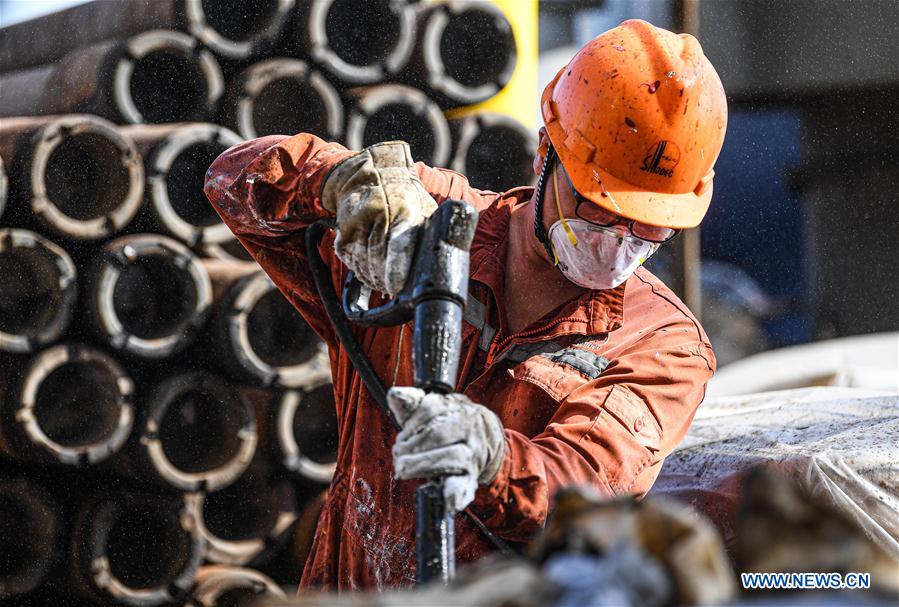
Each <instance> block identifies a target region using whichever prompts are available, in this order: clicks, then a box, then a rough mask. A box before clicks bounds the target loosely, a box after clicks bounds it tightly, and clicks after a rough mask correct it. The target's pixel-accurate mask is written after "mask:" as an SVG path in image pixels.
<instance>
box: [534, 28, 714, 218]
mask: <svg viewBox="0 0 899 607" xmlns="http://www.w3.org/2000/svg"><path fill="white" fill-rule="evenodd" d="M541 109H542V112H543V120H544V122H545V125H546V131H547V135H548V136H549V140H550V142H551V143H552V145H553V147H554V148H555V150H556V152H557V153H558V155H559V160H560V161H561V162H562V164H563V165H564V167H565V170H566V171H567V172H568V174H569V176H570V177H571V181H572V183H573V184H574V187H575V188H576V189H577V190H578V192H580V193H581V194H583V195H584V196H585V197H586V198H588V199H589V200H591V201H593V202H595V203H596V204H598V205H599V206H601V207H603V208H605V209H608V210H609V211H611V212H613V213H616V214H618V215H621V216H623V217H627V218H629V219H634V220H636V221H639V222H642V223H647V224H650V225H656V226H665V227H670V228H692V227H694V226H696V225H698V224H699V222H700V221H702V218H703V216H704V215H705V213H706V211H707V210H708V208H709V202H710V201H711V198H712V177H713V176H714V174H715V172H714V171H713V170H712V167H713V166H714V164H715V160H717V158H718V153H719V152H720V151H721V145H722V143H723V142H724V131H725V129H726V128H727V100H726V98H725V95H724V87H722V86H721V80H720V79H719V78H718V74H717V73H716V72H715V68H714V67H712V64H711V63H710V62H709V60H708V59H706V57H705V55H704V54H703V53H702V48H701V47H700V46H699V42H697V40H696V38H694V37H693V36H690V35H689V34H679V35H678V34H674V33H672V32H669V31H667V30H663V29H660V28H657V27H655V26H653V25H651V24H649V23H647V22H645V21H640V20H637V19H633V20H630V21H625V22H624V23H622V24H621V25H619V26H618V27H616V28H614V29H611V30H609V31H607V32H605V33H604V34H602V35H600V36H598V37H596V38H594V39H593V40H592V41H590V42H589V43H588V44H587V45H586V46H584V48H582V49H581V50H580V51H578V53H577V54H576V55H575V56H574V58H573V59H572V60H571V61H570V62H569V63H568V65H567V66H565V67H564V68H562V69H561V70H560V71H559V73H558V74H556V77H555V78H554V79H553V80H552V82H550V83H549V85H547V87H546V89H545V90H544V91H543V99H542V102H541Z"/></svg>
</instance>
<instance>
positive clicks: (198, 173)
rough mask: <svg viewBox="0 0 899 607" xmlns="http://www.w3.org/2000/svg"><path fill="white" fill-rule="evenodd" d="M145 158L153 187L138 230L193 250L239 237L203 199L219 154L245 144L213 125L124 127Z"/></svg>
mask: <svg viewBox="0 0 899 607" xmlns="http://www.w3.org/2000/svg"><path fill="white" fill-rule="evenodd" d="M119 132H120V133H122V134H123V135H125V136H126V137H128V138H130V139H131V140H132V141H134V143H135V145H136V146H137V149H138V150H139V151H140V152H141V154H142V155H143V158H144V164H145V173H146V176H147V183H146V189H145V199H146V201H145V204H144V208H143V212H142V213H141V214H140V216H139V217H138V220H137V222H135V226H134V227H135V229H137V230H140V231H145V232H151V231H152V232H162V233H165V234H169V235H171V236H173V237H175V238H177V239H178V240H180V241H181V242H183V243H185V244H187V245H188V246H190V247H197V246H198V245H201V244H203V243H221V242H225V241H227V240H231V239H233V238H234V235H233V234H232V233H231V230H229V229H228V226H226V225H225V224H224V223H223V222H222V220H221V218H220V217H219V216H218V214H217V213H216V212H215V209H214V208H213V207H212V205H211V204H209V201H208V200H207V199H206V196H205V195H204V194H203V180H204V178H205V175H206V170H207V169H208V168H209V165H211V164H212V161H213V160H215V159H216V158H217V157H218V156H219V154H221V153H222V152H224V151H225V150H226V149H228V148H230V147H231V146H233V145H236V144H238V143H240V142H241V141H243V139H242V138H241V137H240V136H239V135H238V134H237V133H235V132H233V131H231V130H229V129H226V128H224V127H221V126H218V125H215V124H207V123H186V124H179V123H176V124H154V125H144V124H141V125H133V126H128V127H122V128H121V129H120V131H119Z"/></svg>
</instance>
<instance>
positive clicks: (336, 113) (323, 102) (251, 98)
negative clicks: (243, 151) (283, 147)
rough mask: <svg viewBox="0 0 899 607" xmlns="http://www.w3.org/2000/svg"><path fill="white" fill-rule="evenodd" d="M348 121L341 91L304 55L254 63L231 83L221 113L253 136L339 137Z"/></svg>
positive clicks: (225, 121)
mask: <svg viewBox="0 0 899 607" xmlns="http://www.w3.org/2000/svg"><path fill="white" fill-rule="evenodd" d="M343 120H344V117H343V104H342V102H341V100H340V95H339V94H338V93H337V89H335V88H334V86H332V85H331V83H330V82H328V80H327V79H325V78H324V77H323V76H322V75H321V74H320V73H319V72H318V70H316V69H315V68H313V67H311V66H310V65H309V64H308V63H306V62H305V61H300V60H299V59H285V58H275V59H267V60H265V61H260V62H259V63H254V64H253V65H251V66H250V67H248V68H247V69H245V70H244V71H243V72H241V74H240V75H238V76H237V77H236V78H234V79H233V80H232V81H231V84H230V86H229V89H228V94H227V95H226V97H225V101H224V104H223V107H222V111H221V122H222V124H226V125H228V126H229V127H230V128H232V129H234V130H235V131H237V132H238V133H240V134H241V135H242V136H243V137H245V138H247V139H252V138H255V137H261V136H263V135H293V134H294V133H312V134H313V135H318V136H319V137H322V138H323V139H326V140H329V141H331V140H337V139H340V137H341V136H342V135H343Z"/></svg>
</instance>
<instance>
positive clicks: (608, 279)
mask: <svg viewBox="0 0 899 607" xmlns="http://www.w3.org/2000/svg"><path fill="white" fill-rule="evenodd" d="M553 181H554V184H555V183H557V182H556V179H555V174H553ZM556 209H558V212H559V217H560V218H561V217H562V207H561V205H560V204H559V195H558V193H556ZM549 241H550V243H551V244H552V249H553V253H554V254H555V257H556V259H555V263H556V266H558V268H559V270H560V271H561V272H562V274H563V275H564V276H565V278H567V279H568V280H570V281H571V282H573V283H574V284H576V285H579V286H581V287H584V288H585V289H596V290H602V289H614V288H615V287H617V286H618V285H620V284H621V283H623V282H624V281H625V280H627V279H628V278H630V275H631V274H633V273H634V271H635V270H636V269H637V268H639V267H640V266H641V265H643V263H644V262H645V261H646V260H647V259H649V257H650V256H651V255H652V254H653V253H655V252H656V251H657V250H658V249H659V246H660V245H659V243H653V242H647V241H645V240H640V239H639V238H635V237H633V236H630V235H623V234H621V233H619V232H618V231H616V230H615V228H614V226H613V227H608V228H603V227H600V226H597V225H594V224H592V223H589V222H587V221H584V220H582V219H571V220H566V219H564V218H562V219H559V220H558V221H557V222H555V223H554V224H553V225H552V227H550V228H549Z"/></svg>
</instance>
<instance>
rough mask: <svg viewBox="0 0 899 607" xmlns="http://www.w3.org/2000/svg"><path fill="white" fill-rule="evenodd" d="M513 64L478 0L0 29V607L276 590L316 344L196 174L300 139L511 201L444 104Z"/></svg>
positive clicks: (522, 157) (322, 468)
mask: <svg viewBox="0 0 899 607" xmlns="http://www.w3.org/2000/svg"><path fill="white" fill-rule="evenodd" d="M514 63H515V45H514V39H512V38H511V32H510V30H509V28H508V23H507V22H506V21H505V19H504V18H502V15H501V14H499V13H498V12H497V11H496V10H495V9H493V8H492V7H491V5H489V4H487V3H484V2H450V3H447V4H446V5H445V6H434V5H431V4H429V3H424V2H420V3H419V2H415V3H413V2H405V1H402V0H391V1H386V0H384V1H379V0H372V1H371V2H365V3H362V2H358V1H356V0H297V1H295V0H244V1H241V2H225V1H221V0H215V1H213V0H153V1H152V2H147V1H145V0H118V1H117V2H108V1H97V2H92V3H88V4H84V5H80V6H76V7H73V8H71V9H68V10H66V11H63V12H59V13H54V14H52V15H48V16H46V17H43V18H41V19H37V20H34V21H30V22H26V23H21V24H17V25H13V26H10V27H7V28H4V29H2V30H0V603H2V604H4V605H6V604H10V605H51V604H52V605H68V604H73V605H76V604H77V605H96V604H100V605H146V606H151V605H197V606H199V605H206V606H209V605H226V604H227V605H231V604H242V603H243V602H245V601H247V600H249V599H250V598H252V597H253V596H258V595H266V594H267V595H272V596H281V594H282V593H284V592H285V591H286V592H290V589H291V587H292V586H294V585H295V584H296V583H297V581H298V578H299V574H300V572H301V570H302V566H303V563H304V561H305V558H306V555H307V554H308V553H309V550H310V547H311V542H312V537H313V535H314V532H315V526H316V522H317V519H318V515H319V512H320V510H321V507H322V504H323V496H324V491H325V489H326V487H327V485H328V483H329V482H330V479H331V476H332V475H333V471H334V468H335V461H336V459H337V454H336V445H337V436H336V433H337V427H336V426H337V424H336V415H335V406H334V396H333V386H332V385H331V383H330V382H331V380H330V368H329V361H328V355H327V350H326V348H325V346H324V344H323V343H322V341H321V340H320V339H319V338H318V337H317V336H316V335H315V334H314V332H313V331H312V330H311V329H310V327H309V326H308V325H307V324H306V323H305V322H304V321H303V319H302V318H301V317H300V316H299V314H298V313H297V312H296V311H295V310H294V309H293V308H292V306H290V304H289V303H288V302H287V300H286V299H285V298H284V297H283V296H282V295H281V294H280V292H279V291H278V290H277V289H276V288H275V287H274V285H273V284H272V283H271V281H270V280H269V279H268V278H267V277H266V276H265V275H264V274H263V273H262V272H261V270H260V268H259V267H258V265H256V264H255V262H254V261H253V260H252V259H251V258H250V257H249V256H248V255H247V253H246V251H245V250H244V249H243V247H242V246H241V245H240V243H239V242H238V241H237V240H236V239H235V238H234V237H233V235H232V234H231V233H230V232H229V231H228V229H227V228H226V227H225V226H224V224H222V223H221V221H220V220H219V218H218V216H217V215H216V214H215V212H214V211H213V209H212V207H211V205H210V204H209V203H208V202H207V201H206V199H205V196H204V195H203V191H202V189H203V182H204V177H205V172H206V169H207V168H208V167H209V165H210V164H211V163H212V161H213V160H214V159H215V158H216V157H217V156H218V155H219V154H220V153H221V152H222V151H224V150H225V149H227V148H228V147H230V146H232V145H234V144H236V143H239V142H241V141H243V140H244V139H246V138H250V137H256V136H261V135H265V134H271V133H279V134H292V133H295V132H300V131H310V132H313V133H316V134H319V135H320V136H322V137H323V138H325V139H329V140H337V141H342V142H344V143H345V144H346V145H348V146H349V147H352V148H360V147H363V146H365V145H368V144H370V143H374V142H376V141H379V140H384V139H405V140H408V141H410V143H411V144H412V148H413V153H414V154H415V155H416V157H417V158H418V159H420V160H424V161H427V162H429V163H431V164H435V165H438V166H450V167H452V168H455V169H457V170H460V171H462V172H465V173H467V174H468V175H469V176H471V177H472V178H473V183H474V184H475V185H477V186H480V187H485V188H491V189H504V188H505V187H508V186H511V185H521V184H522V183H526V182H527V181H528V180H529V179H530V160H531V155H532V152H533V145H534V143H533V141H532V139H531V135H530V134H529V133H528V132H527V131H526V130H525V129H523V127H521V125H518V124H517V123H515V122H514V121H512V120H510V119H508V118H505V117H501V116H496V115H490V114H480V115H474V116H471V117H468V118H464V119H458V120H449V121H448V120H447V119H446V117H445V114H444V112H445V111H446V110H448V109H450V108H456V107H459V106H464V105H468V104H472V103H476V102H477V101H479V100H482V99H484V98H486V97H489V96H491V95H493V94H494V93H496V91H498V90H499V89H500V88H502V86H504V85H505V83H506V82H507V81H508V79H509V76H510V74H511V70H512V68H513V67H514ZM519 165H521V166H519ZM491 180H492V181H491Z"/></svg>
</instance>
